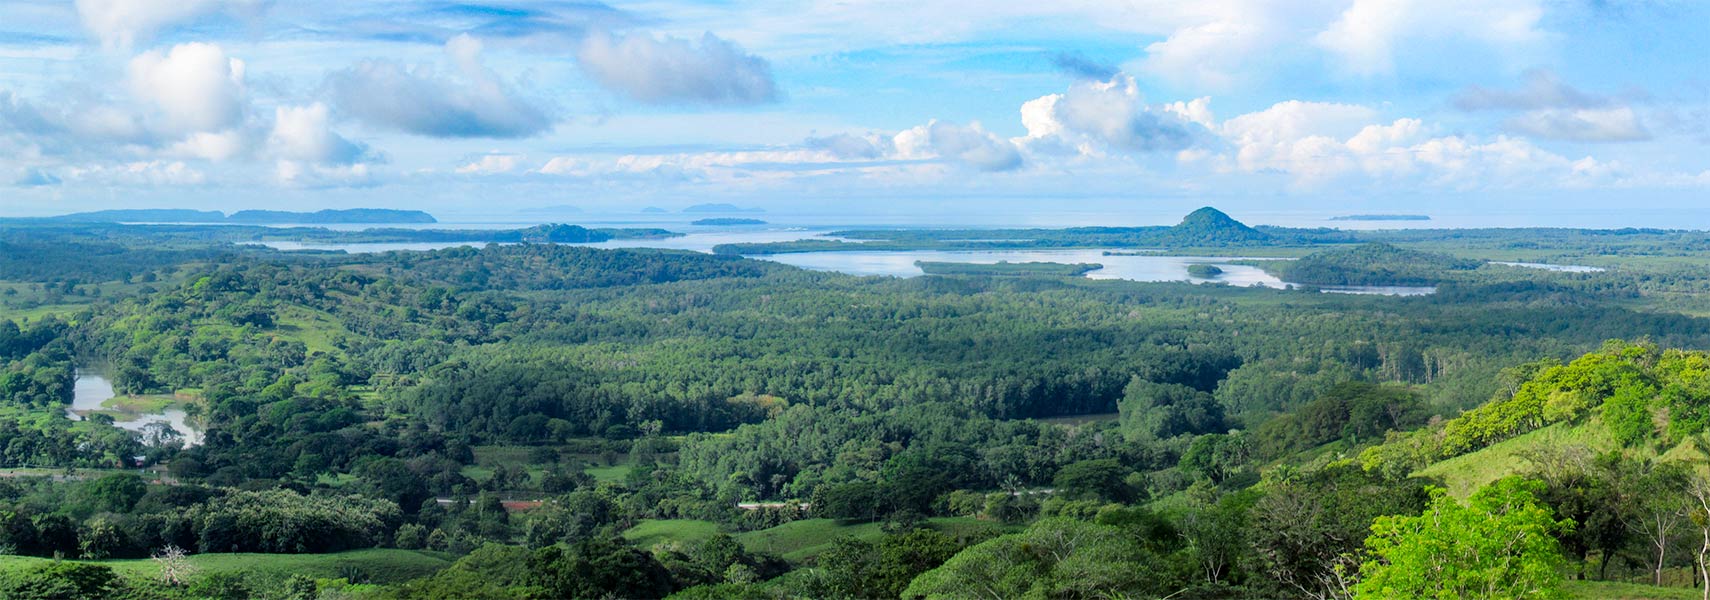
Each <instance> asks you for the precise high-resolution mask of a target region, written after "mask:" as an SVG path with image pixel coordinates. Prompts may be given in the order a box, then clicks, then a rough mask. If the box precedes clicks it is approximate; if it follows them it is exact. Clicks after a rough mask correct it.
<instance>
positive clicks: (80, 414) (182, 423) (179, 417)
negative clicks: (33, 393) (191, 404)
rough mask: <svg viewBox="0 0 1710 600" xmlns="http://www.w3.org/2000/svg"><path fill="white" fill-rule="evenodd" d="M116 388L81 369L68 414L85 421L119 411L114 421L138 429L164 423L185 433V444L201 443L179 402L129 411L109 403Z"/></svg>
mask: <svg viewBox="0 0 1710 600" xmlns="http://www.w3.org/2000/svg"><path fill="white" fill-rule="evenodd" d="M117 396H118V394H117V393H115V392H114V391H113V384H112V382H109V381H107V378H106V377H103V376H101V375H98V374H95V373H90V372H85V371H81V370H80V371H78V372H77V382H76V384H75V385H73V387H72V400H71V406H69V407H66V409H65V416H66V417H67V418H69V419H71V420H73V421H82V420H83V419H84V417H85V415H87V414H88V413H91V412H96V411H107V412H108V413H109V414H114V413H117V414H116V416H115V417H114V421H113V425H115V426H117V427H119V428H121V429H128V430H131V431H135V432H139V433H141V432H143V431H144V430H145V429H146V428H147V427H148V426H149V425H150V424H152V423H165V424H167V425H169V426H171V427H172V429H173V430H174V431H177V432H178V433H179V434H181V435H183V436H184V443H185V444H186V445H190V446H195V445H198V444H201V443H202V432H201V431H200V430H197V429H196V428H195V427H192V426H191V425H190V424H189V422H188V419H189V416H190V415H189V414H188V413H186V412H185V411H184V409H183V408H180V407H178V406H169V407H167V408H166V409H164V410H162V411H161V412H158V413H142V414H126V413H119V412H117V411H115V410H114V409H113V408H112V407H108V406H106V404H107V401H108V400H112V399H113V398H115V397H117Z"/></svg>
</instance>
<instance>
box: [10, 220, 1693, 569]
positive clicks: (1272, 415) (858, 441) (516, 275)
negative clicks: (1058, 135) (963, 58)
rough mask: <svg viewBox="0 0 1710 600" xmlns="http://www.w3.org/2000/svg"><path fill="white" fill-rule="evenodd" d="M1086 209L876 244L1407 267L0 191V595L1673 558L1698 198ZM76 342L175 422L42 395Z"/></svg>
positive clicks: (1687, 515) (1677, 563)
mask: <svg viewBox="0 0 1710 600" xmlns="http://www.w3.org/2000/svg"><path fill="white" fill-rule="evenodd" d="M1093 229H1095V230H1097V231H1086V230H1085V228H1077V231H1074V232H1069V230H1048V229H1039V230H1025V231H1026V232H1027V233H1026V234H1021V233H1017V232H1009V233H1006V235H1008V236H1010V237H1006V238H969V237H961V238H952V237H948V235H940V234H931V235H923V234H921V233H920V232H913V231H902V232H891V233H886V234H884V236H883V237H886V238H889V239H888V240H887V239H875V240H874V241H872V242H868V243H873V244H886V243H915V242H918V241H921V240H928V239H930V240H936V243H949V241H950V240H953V239H962V240H970V239H1010V240H1018V241H1020V240H1026V239H1039V240H1058V241H1068V240H1079V239H1083V237H1082V236H1087V235H1093V236H1111V237H1113V238H1122V237H1123V236H1133V237H1132V239H1135V240H1136V241H1138V240H1140V239H1147V240H1151V242H1152V243H1158V241H1159V240H1163V241H1166V242H1167V241H1170V240H1176V241H1178V242H1180V243H1183V244H1192V245H1196V246H1194V247H1201V246H1205V245H1209V244H1211V243H1224V244H1226V245H1227V247H1228V248H1231V249H1233V251H1234V252H1238V253H1241V254H1246V253H1251V252H1256V251H1259V250H1262V249H1265V248H1273V249H1281V250H1286V251H1288V252H1293V253H1296V256H1298V259H1297V260H1287V261H1274V260H1273V261H1254V262H1255V263H1262V266H1267V267H1274V268H1278V269H1283V270H1286V271H1289V272H1290V273H1289V274H1290V276H1291V277H1301V278H1303V280H1311V281H1315V282H1323V284H1325V285H1330V284H1332V283H1334V282H1348V283H1353V282H1364V283H1374V284H1383V285H1403V284H1412V283H1429V284H1431V285H1435V286H1437V287H1438V293H1437V294H1434V295H1430V296H1420V297H1407V298H1402V297H1383V296H1375V297H1372V296H1348V295H1333V294H1317V293H1308V292H1304V291H1300V290H1286V289H1267V288H1246V287H1235V286H1230V285H1223V284H1210V285H1193V284H1190V283H1187V282H1159V283H1141V282H1131V281H1117V280H1089V279H1085V278H1078V277H1071V276H1070V275H1074V274H1079V273H1084V270H1085V269H1088V268H1096V267H1097V265H1093V264H1064V263H1037V262H1036V263H1020V262H1012V263H999V264H995V265H994V264H984V265H972V264H966V263H941V262H937V263H935V262H922V263H921V264H920V267H921V269H922V270H925V271H927V272H928V273H934V276H930V277H918V278H912V279H905V278H883V277H880V278H873V277H854V276H848V275H840V274H836V273H826V272H814V271H805V270H802V269H797V268H794V267H789V266H786V265H783V264H779V263H774V262H769V261H764V260H755V259H748V258H743V257H741V256H735V255H731V254H730V253H719V254H706V253H696V252H686V251H673V250H654V249H617V250H605V249H595V248H588V247H580V246H569V245H563V244H561V243H557V242H559V241H563V240H588V239H594V238H596V237H599V236H614V238H615V236H619V235H627V236H664V235H671V234H670V232H661V231H657V230H597V229H587V228H582V227H576V226H572V225H552V226H542V227H539V228H530V229H521V230H509V231H498V232H486V233H481V234H479V235H481V236H484V237H488V238H503V239H505V240H509V241H507V242H506V243H503V244H492V245H488V246H485V247H480V248H475V247H459V248H450V249H444V250H433V251H414V252H410V251H395V252H378V253H370V254H344V253H299V252H282V251H276V250H272V249H269V248H265V247H259V246H253V245H245V242H247V241H249V240H250V239H251V238H252V236H259V235H263V234H264V232H273V235H297V236H302V237H299V238H297V239H299V240H315V239H338V240H353V239H422V238H410V237H409V236H415V235H422V236H427V235H445V236H459V235H476V234H473V233H463V232H444V231H433V230H424V231H419V232H416V233H410V232H413V231H416V230H404V229H381V230H369V231H364V232H335V231H331V230H327V229H321V228H267V227H252V226H236V225H181V226H167V225H161V226H143V225H119V224H111V223H92V224H81V223H52V222H41V221H8V222H6V223H4V226H0V474H4V475H5V477H0V548H4V549H5V550H6V554H7V555H8V556H5V557H4V558H0V597H38V596H41V592H40V590H60V591H56V592H54V593H55V594H60V595H59V596H52V597H68V598H109V597H125V598H159V599H167V600H170V599H190V598H198V599H200V598H214V597H218V598H245V597H257V598H315V597H328V598H375V599H424V600H425V599H443V598H499V599H527V598H597V597H623V598H662V597H677V598H727V597H743V598H796V597H811V598H823V597H861V598H867V597H872V598H880V597H883V598H898V597H906V598H917V597H918V598H961V597H965V596H966V593H967V591H968V590H972V589H982V590H986V592H989V595H990V596H992V597H1002V598H1010V597H1166V596H1167V597H1172V598H1208V599H1216V598H1228V599H1239V598H1301V599H1306V598H1324V597H1356V598H1395V597H1429V596H1431V595H1432V594H1434V593H1436V592H1435V591H1434V590H1436V589H1438V587H1436V586H1438V585H1440V580H1438V579H1434V578H1433V577H1435V575H1431V576H1421V575H1420V574H1421V573H1426V574H1435V573H1448V574H1452V575H1453V577H1454V581H1456V582H1461V583H1459V584H1464V585H1469V586H1479V587H1478V589H1480V590H1493V591H1491V592H1490V593H1489V594H1483V593H1482V592H1481V593H1480V594H1475V596H1483V595H1489V596H1493V597H1495V596H1513V597H1519V596H1524V595H1528V594H1530V595H1532V596H1535V597H1562V596H1570V597H1571V596H1578V597H1637V598H1646V597H1657V598H1673V597H1680V596H1683V595H1696V594H1699V593H1700V591H1699V590H1695V589H1687V588H1694V587H1697V586H1699V585H1701V584H1700V580H1699V579H1697V578H1695V577H1696V576H1694V575H1693V573H1695V572H1698V571H1699V569H1700V568H1701V567H1702V566H1703V562H1702V555H1701V554H1699V548H1700V546H1699V543H1698V542H1699V541H1700V540H1701V539H1702V538H1703V536H1704V535H1705V534H1706V531H1707V530H1706V529H1705V527H1706V525H1705V523H1710V513H1705V512H1703V511H1704V509H1703V508H1702V506H1701V503H1699V502H1698V501H1697V500H1696V499H1697V498H1702V497H1710V492H1707V491H1706V490H1710V476H1706V475H1705V471H1704V469H1703V468H1702V465H1703V464H1705V463H1704V460H1703V459H1702V458H1701V457H1702V456H1703V454H1702V451H1701V450H1700V449H1701V448H1705V447H1710V443H1707V442H1710V433H1707V431H1706V424H1707V423H1710V418H1707V417H1706V415H1710V377H1705V376H1704V375H1703V373H1704V372H1706V371H1707V370H1710V368H1707V367H1706V365H1710V355H1706V354H1705V353H1704V351H1703V349H1705V348H1710V319H1706V318H1705V317H1704V312H1703V309H1702V306H1703V305H1702V298H1703V297H1704V294H1707V293H1710V274H1706V273H1705V272H1704V271H1703V270H1702V269H1701V268H1698V267H1697V266H1695V265H1697V264H1700V263H1699V262H1697V261H1700V260H1704V259H1710V243H1706V242H1705V236H1704V235H1703V234H1700V233H1693V232H1670V231H1660V230H1624V231H1594V230H1518V231H1513V230H1506V231H1505V230H1464V231H1455V232H1452V233H1445V232H1441V231H1438V232H1432V231H1430V230H1426V231H1408V232H1384V233H1382V234H1381V235H1382V237H1381V238H1379V239H1366V238H1363V237H1353V236H1352V234H1344V233H1340V232H1330V233H1324V234H1322V237H1317V236H1319V235H1320V234H1318V233H1311V232H1310V231H1313V230H1309V232H1308V233H1300V232H1296V231H1284V230H1276V229H1270V228H1264V227H1245V226H1243V227H1242V228H1237V227H1233V226H1232V225H1230V224H1229V223H1228V222H1226V221H1224V220H1222V219H1219V218H1217V217H1216V215H1211V214H1201V215H1200V216H1197V217H1193V218H1191V219H1189V220H1187V221H1186V222H1184V226H1183V228H1182V229H1177V230H1175V231H1173V232H1171V231H1163V232H1160V231H1158V230H1155V229H1147V230H1141V231H1134V230H1128V229H1123V230H1119V231H1109V230H1106V229H1105V228H1093ZM1164 229H1165V230H1168V229H1173V228H1164ZM875 235H877V234H875ZM961 235H966V233H965V232H964V233H963V234H961ZM1358 235H1359V236H1366V235H1372V234H1366V233H1360V234H1358ZM608 239H613V238H608ZM1279 240H1282V241H1285V242H1286V243H1288V244H1304V245H1293V246H1277V245H1275V244H1279V243H1284V242H1279ZM1305 242H1310V243H1305ZM824 243H833V244H835V243H848V242H829V241H826V242H824ZM979 243H990V242H979ZM1172 243H1174V242H1172ZM1516 258H1525V259H1532V260H1558V259H1564V258H1573V259H1575V260H1583V261H1585V262H1596V263H1597V264H1600V265H1605V266H1608V267H1611V268H1609V269H1608V270H1605V271H1597V272H1563V271H1548V270H1543V269H1525V268H1519V267H1510V266H1502V265H1491V264H1488V263H1487V261H1490V260H1514V259H1516ZM1273 263H1274V264H1273ZM1198 266H1207V267H1210V266H1213V265H1208V264H1203V263H1195V264H1193V265H1190V268H1191V267H1198ZM1623 340H1624V341H1623ZM97 374H98V375H100V376H103V377H104V378H105V379H106V380H108V381H110V382H111V384H112V386H113V388H114V391H115V392H116V393H118V394H119V395H120V398H119V399H120V400H123V401H124V402H127V403H130V404H131V405H133V406H138V407H143V406H160V405H166V404H168V403H170V404H172V405H174V406H179V407H182V409H183V410H185V411H186V413H187V419H188V421H189V422H190V423H192V424H194V426H195V427H196V428H197V430H198V431H199V432H201V433H202V436H203V437H202V441H201V443H198V444H190V443H188V440H187V437H186V436H185V435H184V434H185V433H186V432H183V431H175V430H172V429H171V428H170V427H152V426H151V427H146V428H139V429H138V430H130V429H121V428H119V427H116V426H114V425H113V421H112V420H111V419H106V418H99V417H96V418H89V419H87V420H81V421H71V420H69V419H67V418H66V416H65V415H66V408H67V407H68V406H69V405H70V404H71V403H72V402H73V401H74V400H76V399H77V397H78V392H77V388H78V387H79V386H78V381H79V379H80V378H87V377H91V376H93V375H97ZM56 557H58V559H56ZM1482 557H1501V560H1500V561H1495V562H1492V561H1489V560H1484V559H1483V558H1482ZM992 573H1018V574H1024V575H1025V576H1020V575H1018V576H1014V577H994V576H992ZM62 592H63V593H62Z"/></svg>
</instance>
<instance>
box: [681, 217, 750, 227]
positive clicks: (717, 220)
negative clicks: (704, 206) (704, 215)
mask: <svg viewBox="0 0 1710 600" xmlns="http://www.w3.org/2000/svg"><path fill="white" fill-rule="evenodd" d="M689 224H690V225H703V226H704V225H714V226H724V225H765V224H766V222H765V221H762V220H760V219H744V218H740V217H713V218H711V219H695V220H694V221H690V222H689Z"/></svg>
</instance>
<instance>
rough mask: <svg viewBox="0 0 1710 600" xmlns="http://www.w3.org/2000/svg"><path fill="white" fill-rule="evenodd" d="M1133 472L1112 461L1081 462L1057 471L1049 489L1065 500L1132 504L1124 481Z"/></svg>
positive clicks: (1106, 459) (1129, 487)
mask: <svg viewBox="0 0 1710 600" xmlns="http://www.w3.org/2000/svg"><path fill="white" fill-rule="evenodd" d="M1133 472H1134V470H1133V469H1130V468H1128V467H1125V466H1123V465H1122V462H1121V461H1119V460H1116V459H1114V458H1103V459H1098V460H1083V461H1081V462H1077V463H1072V464H1070V465H1068V466H1065V467H1063V468H1062V469H1060V470H1058V471H1057V476H1056V477H1055V478H1053V479H1052V481H1051V482H1052V485H1055V486H1056V487H1057V490H1058V491H1059V492H1060V493H1062V494H1063V495H1064V496H1065V497H1069V498H1095V499H1098V500H1104V501H1107V502H1132V501H1134V499H1135V491H1134V488H1133V487H1132V486H1129V485H1128V482H1127V480H1126V478H1127V477H1128V474H1129V473H1133Z"/></svg>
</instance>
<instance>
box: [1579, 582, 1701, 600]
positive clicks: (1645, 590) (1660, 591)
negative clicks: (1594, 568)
mask: <svg viewBox="0 0 1710 600" xmlns="http://www.w3.org/2000/svg"><path fill="white" fill-rule="evenodd" d="M1562 590H1563V591H1565V592H1567V597H1568V598H1570V599H1571V600H1581V599H1583V600H1676V599H1678V600H1698V598H1701V597H1702V594H1703V591H1701V590H1697V589H1694V588H1674V587H1657V586H1654V585H1641V584H1637V583H1618V582H1614V581H1569V582H1567V583H1566V584H1565V585H1563V586H1562Z"/></svg>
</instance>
